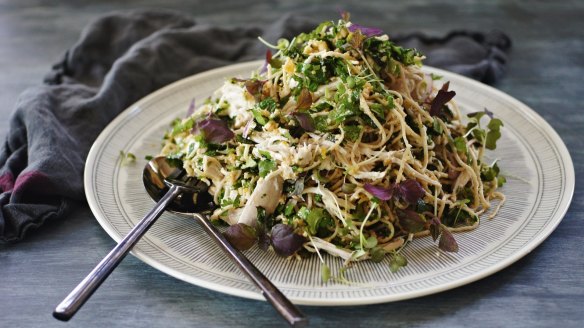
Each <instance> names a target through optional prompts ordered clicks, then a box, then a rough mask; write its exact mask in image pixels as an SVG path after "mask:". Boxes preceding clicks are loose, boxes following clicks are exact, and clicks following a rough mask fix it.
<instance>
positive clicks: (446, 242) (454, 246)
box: [438, 224, 458, 253]
mask: <svg viewBox="0 0 584 328" xmlns="http://www.w3.org/2000/svg"><path fill="white" fill-rule="evenodd" d="M440 227H441V229H440V230H442V235H441V236H440V241H439V242H438V247H439V248H440V249H441V250H443V251H445V252H451V253H456V252H458V243H456V240H454V236H453V235H452V233H451V232H450V231H449V230H448V228H447V227H446V226H445V225H443V224H442V225H440Z"/></svg>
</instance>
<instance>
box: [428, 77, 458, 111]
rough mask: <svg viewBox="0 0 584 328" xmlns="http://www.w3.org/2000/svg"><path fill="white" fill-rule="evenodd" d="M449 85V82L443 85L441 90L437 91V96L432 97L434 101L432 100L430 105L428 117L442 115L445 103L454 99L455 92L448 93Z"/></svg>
mask: <svg viewBox="0 0 584 328" xmlns="http://www.w3.org/2000/svg"><path fill="white" fill-rule="evenodd" d="M449 85H450V82H446V83H444V85H443V86H442V89H440V90H439V91H438V94H437V95H436V97H434V100H432V104H431V106H430V115H432V116H440V115H442V108H443V107H444V105H446V103H447V102H449V101H450V100H452V98H454V96H455V95H456V92H454V91H448V87H449Z"/></svg>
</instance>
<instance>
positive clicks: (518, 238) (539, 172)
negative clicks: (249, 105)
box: [85, 62, 575, 305]
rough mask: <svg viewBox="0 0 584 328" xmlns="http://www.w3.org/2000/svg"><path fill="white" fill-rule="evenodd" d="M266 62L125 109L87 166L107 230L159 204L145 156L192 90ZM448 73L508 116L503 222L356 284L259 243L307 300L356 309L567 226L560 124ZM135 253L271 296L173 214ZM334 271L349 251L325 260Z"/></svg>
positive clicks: (281, 282)
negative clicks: (146, 182) (127, 161)
mask: <svg viewBox="0 0 584 328" xmlns="http://www.w3.org/2000/svg"><path fill="white" fill-rule="evenodd" d="M260 65H261V62H251V63H243V64H238V65H233V66H228V67H224V68H220V69H215V70H212V71H208V72H205V73H202V74H197V75H195V76H192V77H189V78H186V79H184V80H181V81H178V82H176V83H174V84H171V85H169V86H167V87H165V88H163V89H161V90H158V91H156V92H154V93H153V94H151V95H149V96H147V97H145V98H144V99H142V100H140V101H138V102H137V103H136V104H134V105H132V106H131V107H130V108H128V109H127V110H126V111H124V112H123V113H122V114H120V115H119V116H118V117H117V118H116V119H115V120H114V121H113V122H112V123H111V124H110V125H109V126H108V127H107V128H106V129H105V130H104V131H103V132H102V133H101V135H100V136H99V138H98V139H97V140H96V142H95V144H94V145H93V147H92V148H91V151H90V153H89V157H88V159H87V164H86V167H85V191H86V194H87V199H88V202H89V205H90V206H91V210H92V211H93V213H94V214H95V216H96V218H97V220H98V221H99V223H100V224H101V225H102V226H103V228H104V229H105V230H106V231H107V233H108V234H109V235H110V236H111V237H112V238H113V239H115V240H116V241H119V240H121V239H122V237H123V236H125V235H126V234H127V233H128V231H129V230H130V229H131V228H132V226H134V224H135V223H136V222H137V221H138V220H139V219H140V218H141V217H142V216H144V214H146V212H147V211H148V210H149V209H150V208H151V207H152V206H153V202H152V201H151V200H150V199H149V197H148V195H147V194H146V192H145V191H144V188H143V186H142V178H141V176H142V169H143V166H144V164H145V163H146V160H144V157H145V156H146V155H156V154H157V153H158V151H159V149H160V146H161V140H162V135H163V134H164V131H165V130H167V129H168V128H169V123H170V122H171V121H172V120H173V119H174V118H176V117H184V116H185V113H186V111H187V108H188V107H189V103H190V102H191V100H192V99H193V98H195V99H196V100H197V103H198V104H201V103H202V101H203V100H204V99H206V98H207V97H208V96H210V95H211V94H212V92H213V91H214V90H215V89H216V88H217V87H219V86H220V85H221V84H222V83H223V81H224V80H225V79H226V78H230V77H233V76H239V77H249V73H250V72H251V71H252V70H254V69H257V68H258V67H259V66H260ZM426 70H427V71H428V72H433V73H435V74H438V75H442V76H444V79H443V80H444V81H450V82H451V89H452V90H456V93H457V95H456V97H455V100H456V101H457V102H458V104H459V105H460V107H461V109H462V110H463V111H464V112H471V111H477V110H482V109H483V108H485V107H486V108H488V109H489V110H491V111H492V112H494V113H495V115H496V116H497V117H499V118H501V119H502V120H503V122H504V124H505V127H504V128H503V130H502V131H503V132H502V133H503V137H502V138H501V139H500V141H499V142H498V147H497V150H496V151H494V152H493V153H491V154H489V156H490V157H491V158H492V159H495V158H497V159H499V166H500V167H501V170H502V173H503V174H504V175H506V176H507V181H508V182H507V184H506V185H505V186H504V188H503V189H502V191H503V192H504V193H505V194H506V195H507V202H506V203H505V205H504V206H503V207H502V209H501V211H500V213H499V214H498V215H497V216H496V217H495V218H494V219H492V220H488V219H486V218H483V219H482V221H481V225H480V226H479V227H478V229H476V230H474V231H471V232H467V233H459V234H457V235H456V239H457V241H458V243H459V246H460V251H459V252H458V253H456V254H450V253H443V252H439V251H438V248H437V246H436V244H435V243H434V242H432V239H431V238H422V239H416V240H414V242H413V243H412V244H411V245H410V246H408V247H407V248H406V249H404V253H405V256H406V257H407V258H408V260H409V262H408V265H407V267H405V268H403V269H401V270H400V271H399V272H397V273H391V272H390V271H389V263H388V260H387V259H386V260H385V261H384V262H382V263H370V262H365V263H357V265H355V266H354V267H353V268H352V269H350V270H349V271H348V272H347V273H346V277H347V279H349V280H351V281H353V282H355V283H354V284H351V285H346V284H339V283H328V284H323V283H321V276H320V265H319V261H318V260H317V258H316V257H313V258H311V259H308V260H303V261H295V260H293V261H291V260H286V259H283V258H280V257H277V256H276V255H274V253H273V252H263V251H261V250H259V249H258V248H257V247H255V248H252V249H250V250H249V251H246V252H245V254H246V255H247V256H248V257H249V259H250V260H251V261H252V262H253V263H254V264H255V265H256V266H257V267H258V268H259V269H260V270H261V271H262V272H263V273H264V274H265V275H266V276H267V277H268V278H270V279H271V280H272V281H273V282H274V283H275V284H276V285H277V286H278V287H279V288H280V289H281V290H282V291H283V292H284V294H286V295H287V296H288V297H290V299H291V300H292V301H293V302H294V303H297V304H309V305H354V304H371V303H381V302H390V301H396V300H403V299H408V298H413V297H418V296H422V295H428V294H432V293H436V292H440V291H443V290H447V289H451V288H454V287H457V286H461V285H464V284H467V283H470V282H472V281H475V280H478V279H481V278H483V277H486V276H488V275H490V274H493V273H495V272H497V271H499V270H501V269H503V268H505V267H507V266H508V265H510V264H511V263H513V262H515V261H517V260H518V259H520V258H521V257H523V256H524V255H526V254H527V253H529V252H530V251H531V250H533V249H534V248H535V247H536V246H537V245H539V244H540V243H541V242H542V241H543V240H544V239H545V238H546V237H547V236H549V234H550V233H551V232H552V231H553V230H554V229H555V227H556V226H557V225H558V224H559V222H560V221H561V219H562V217H563V216H564V214H565V213H566V211H567V209H568V206H569V204H570V201H571V199H572V194H573V192H574V181H575V180H574V166H573V164H572V160H571V159H570V155H569V153H568V151H567V149H566V147H565V145H564V144H563V143H562V141H561V139H560V138H559V136H558V135H557V134H556V132H555V131H554V130H553V129H552V128H551V127H550V126H549V125H548V124H547V123H546V122H545V121H544V120H543V119H542V118H541V117H540V116H539V115H537V114H536V113H535V112H534V111H533V110H531V109H530V108H528V107H527V106H526V105H524V104H522V103H521V102H519V101H517V100H515V99H514V98H512V97H510V96H508V95H506V94H504V93H502V92H500V91H497V90H495V89H493V88H491V87H488V86H486V85H483V84H481V83H479V82H476V81H474V80H471V79H468V78H465V77H462V76H459V75H456V74H453V73H449V72H446V71H442V70H438V69H433V68H426ZM120 150H122V151H125V152H132V153H134V154H136V156H137V158H138V160H137V162H136V163H135V164H133V165H126V166H121V165H120ZM133 254H134V255H135V256H136V257H138V258H139V259H141V260H142V261H144V262H145V263H147V264H149V265H151V266H153V267H154V268H156V269H158V270H160V271H163V272H165V273H167V274H169V275H171V276H174V277H176V278H178V279H182V280H184V281H186V282H189V283H192V284H195V285H198V286H201V287H204V288H209V289H212V290H216V291H218V292H222V293H227V294H231V295H236V296H241V297H246V298H252V299H259V300H262V299H263V297H262V295H261V294H260V293H259V292H258V290H257V289H256V288H255V286H254V285H253V284H252V283H250V282H249V281H248V280H247V279H246V277H245V276H243V274H241V273H240V272H239V271H238V270H237V268H236V267H235V266H234V265H233V264H232V263H231V262H230V261H229V260H228V259H227V258H226V257H225V256H224V255H223V253H222V252H221V251H220V249H219V248H218V247H217V246H216V245H215V244H214V243H213V242H212V241H211V239H210V238H209V237H207V236H206V235H205V233H204V232H203V230H202V229H200V228H199V226H198V225H197V224H196V223H195V222H194V221H193V220H188V219H185V218H181V217H178V216H175V215H172V214H168V213H167V214H164V215H163V216H162V218H161V219H159V220H158V221H157V222H156V224H154V226H153V227H152V228H151V229H150V231H149V232H148V233H147V234H146V235H145V237H144V238H143V239H142V240H141V241H140V242H139V243H138V244H137V245H136V247H134V250H133ZM325 260H326V261H327V262H328V264H329V266H330V267H331V270H332V272H333V275H334V274H335V273H338V271H339V269H340V268H341V267H342V261H341V260H340V259H338V258H333V257H330V256H329V257H326V259H325Z"/></svg>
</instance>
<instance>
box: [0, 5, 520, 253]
mask: <svg viewBox="0 0 584 328" xmlns="http://www.w3.org/2000/svg"><path fill="white" fill-rule="evenodd" d="M315 25H316V22H314V21H310V20H307V19H304V18H302V17H297V16H291V15H288V16H285V17H282V18H281V19H280V20H278V21H277V22H275V23H274V24H272V25H271V26H269V27H267V28H265V29H262V28H257V27H245V28H232V29H226V28H219V27H214V26H202V25H198V24H196V23H195V21H194V20H193V19H192V18H191V17H189V16H185V15H184V14H181V13H177V12H170V11H129V12H127V11H126V12H115V13H112V14H109V15H106V16H103V17H101V18H99V19H97V20H96V21H94V22H92V23H91V24H89V25H88V26H87V27H86V28H85V29H84V30H83V33H82V35H81V38H80V39H79V41H78V42H77V43H76V44H75V45H74V46H73V47H72V48H71V49H70V50H69V51H67V52H66V54H65V56H64V58H63V60H62V61H61V62H60V63H58V64H56V65H55V66H54V67H53V68H52V70H51V72H50V73H49V74H48V75H47V76H46V78H45V81H44V84H43V85H41V86H38V87H34V88H31V89H29V90H26V91H25V92H24V93H23V94H22V95H21V96H20V98H19V100H18V102H17V104H16V109H15V111H14V113H13V115H12V118H11V126H10V131H9V133H8V135H7V137H6V141H5V142H4V144H3V145H2V148H1V150H0V192H1V194H0V208H1V211H0V241H4V242H6V241H18V240H20V239H22V238H23V237H24V236H25V234H26V232H27V231H29V230H31V228H37V227H39V226H41V225H42V224H44V223H45V222H47V221H50V220H55V219H59V218H63V217H66V215H67V213H68V212H69V210H70V209H71V208H72V206H73V205H75V204H79V203H82V202H84V201H85V194H84V190H83V168H84V163H85V158H86V156H87V153H88V152H89V148H90V147H91V144H92V143H93V142H94V140H95V139H96V138H97V136H98V135H99V133H100V132H101V130H102V129H103V128H104V127H105V126H106V125H107V124H108V123H109V122H110V121H111V120H112V119H113V118H114V117H116V115H118V114H119V113H120V112H121V111H122V110H124V109H125V108H126V107H128V106H130V105H131V104H132V103H134V102H135V101H137V100H139V99H140V98H142V97H144V96H145V95H147V94H149V93H151V92H152V91H154V90H156V89H159V88H161V87H163V86H165V85H167V84H169V83H171V82H173V81H176V80H178V79H181V78H183V77H187V76H189V75H192V74H195V73H198V72H202V71H205V70H208V69H211V68H215V67H219V66H224V65H228V64H231V63H234V62H240V61H247V60H252V59H261V58H263V56H264V53H265V51H266V49H265V46H263V45H262V44H261V43H259V42H258V41H257V36H259V35H261V36H263V37H264V38H265V39H266V40H268V41H271V42H274V41H276V40H277V39H278V38H281V37H284V38H291V37H292V36H294V35H296V34H298V33H300V32H304V31H309V30H311V29H312V28H314V26H315ZM394 39H395V40H397V41H398V42H399V41H402V42H403V43H404V44H405V45H407V46H415V47H417V48H418V49H419V50H421V51H422V52H423V53H425V54H426V55H427V57H428V58H429V60H427V62H426V63H427V64H429V65H434V66H437V67H442V68H445V69H447V70H452V71H455V72H459V73H461V74H465V75H468V76H471V77H473V78H475V79H477V80H482V81H487V82H493V81H494V80H496V79H497V78H499V77H500V76H501V75H502V73H503V69H504V66H505V62H506V55H505V52H506V50H507V49H508V48H509V46H510V42H509V39H508V38H507V37H506V36H505V35H504V34H501V33H498V34H482V33H474V32H454V33H451V34H449V35H447V36H446V37H444V38H431V37H427V36H424V35H417V34H414V35H406V36H402V37H396V38H394Z"/></svg>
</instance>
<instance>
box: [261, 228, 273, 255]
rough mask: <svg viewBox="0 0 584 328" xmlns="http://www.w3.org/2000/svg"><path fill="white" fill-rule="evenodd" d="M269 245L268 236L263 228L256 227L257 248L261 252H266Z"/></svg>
mask: <svg viewBox="0 0 584 328" xmlns="http://www.w3.org/2000/svg"><path fill="white" fill-rule="evenodd" d="M270 245H271V242H270V236H268V234H267V233H266V230H265V229H264V228H263V227H260V226H258V247H259V248H260V249H261V250H263V251H267V250H268V248H269V247H270Z"/></svg>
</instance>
